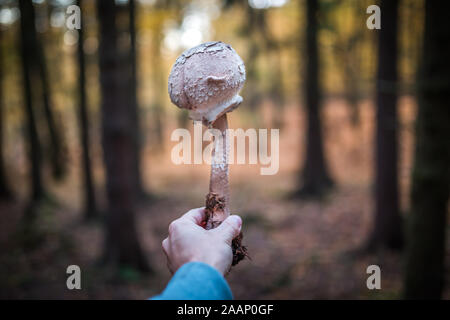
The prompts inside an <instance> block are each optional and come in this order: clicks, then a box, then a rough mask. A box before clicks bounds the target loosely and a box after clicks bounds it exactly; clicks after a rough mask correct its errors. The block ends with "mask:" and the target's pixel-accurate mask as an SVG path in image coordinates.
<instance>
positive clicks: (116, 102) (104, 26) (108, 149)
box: [97, 0, 148, 271]
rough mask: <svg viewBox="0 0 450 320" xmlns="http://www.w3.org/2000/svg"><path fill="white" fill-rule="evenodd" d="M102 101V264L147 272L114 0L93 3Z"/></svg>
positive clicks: (125, 61)
mask: <svg viewBox="0 0 450 320" xmlns="http://www.w3.org/2000/svg"><path fill="white" fill-rule="evenodd" d="M97 14H98V18H99V38H100V41H99V64H100V87H101V97H102V106H101V110H102V133H103V134H102V140H103V141H102V144H103V157H104V163H105V169H106V170H105V171H106V191H107V200H108V215H107V225H106V240H105V253H104V259H105V262H109V263H113V264H119V265H128V266H131V267H134V268H137V269H140V270H144V271H145V270H148V264H147V261H146V259H145V257H144V255H143V252H142V249H141V246H140V243H139V239H138V233H137V230H136V225H135V203H136V197H135V189H134V188H135V185H134V177H133V172H134V171H133V170H134V169H133V166H134V165H135V163H134V160H133V154H134V153H133V152H134V151H133V148H134V133H133V130H134V128H133V127H132V126H133V125H134V124H133V121H132V119H131V118H132V116H131V115H130V105H129V104H130V101H129V100H128V98H129V92H128V89H127V87H128V86H127V81H129V78H130V76H129V74H128V73H129V68H128V61H129V59H128V53H127V54H124V53H123V52H121V51H120V50H119V48H118V44H117V28H116V24H115V23H116V14H117V8H116V4H115V0H102V1H97Z"/></svg>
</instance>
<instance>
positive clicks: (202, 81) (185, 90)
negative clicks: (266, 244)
mask: <svg viewBox="0 0 450 320" xmlns="http://www.w3.org/2000/svg"><path fill="white" fill-rule="evenodd" d="M244 82H245V66H244V63H243V61H242V59H241V58H240V57H239V55H238V54H237V53H236V51H234V49H233V48H232V47H231V46H230V45H228V44H225V43H223V42H220V41H214V42H207V43H203V44H201V45H199V46H197V47H194V48H191V49H189V50H186V51H185V52H183V53H182V54H181V55H180V56H179V57H178V58H177V60H176V62H175V64H174V66H173V68H172V71H171V73H170V76H169V95H170V99H171V101H172V103H173V104H175V105H176V106H177V107H179V108H182V109H187V110H189V116H190V118H191V119H193V120H197V121H202V123H203V124H204V125H205V126H207V127H208V128H214V129H218V130H219V131H220V133H221V139H218V138H217V137H216V139H215V140H214V149H213V152H212V162H211V177H210V183H209V193H208V195H207V196H206V208H205V211H206V224H205V228H206V229H213V228H216V227H217V226H219V225H220V224H221V223H222V221H224V220H225V219H226V218H227V217H228V216H229V215H230V209H229V201H230V194H229V185H228V155H229V150H228V149H229V142H228V134H227V129H228V122H227V113H228V112H231V111H233V110H234V109H236V108H237V107H238V106H239V105H240V104H241V102H242V97H241V96H239V94H238V93H239V91H240V90H241V89H242V86H243V85H244ZM241 240H242V233H241V234H240V235H239V236H238V237H237V238H235V239H234V240H233V242H232V248H233V265H236V264H237V263H238V262H239V261H240V260H242V259H243V258H244V257H246V256H247V250H246V248H245V247H244V246H242V245H241Z"/></svg>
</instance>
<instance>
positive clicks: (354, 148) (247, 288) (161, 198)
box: [0, 98, 450, 299]
mask: <svg viewBox="0 0 450 320" xmlns="http://www.w3.org/2000/svg"><path fill="white" fill-rule="evenodd" d="M401 105H402V107H401V108H400V114H401V119H402V121H401V135H400V141H401V142H400V147H401V148H400V149H401V150H400V153H401V159H402V161H401V166H400V179H401V181H400V182H401V183H400V184H401V199H402V210H403V212H407V208H408V201H407V199H408V184H409V171H410V169H411V158H410V157H411V150H412V135H411V133H412V130H411V128H412V120H413V118H414V105H413V103H412V101H411V100H410V99H408V98H404V99H402V104H401ZM266 109H267V110H269V111H267V112H268V113H270V108H265V109H264V110H266ZM360 116H361V122H360V124H359V126H358V127H353V126H352V125H351V124H350V121H349V119H350V117H349V108H348V107H346V105H345V104H344V103H342V102H340V101H332V102H329V103H328V104H327V106H326V108H325V110H324V120H325V121H324V127H325V128H324V132H326V135H325V140H326V143H325V146H326V153H327V158H328V162H329V167H330V171H331V173H332V175H333V177H334V179H335V181H336V187H335V189H334V190H333V191H332V192H330V193H329V194H328V195H327V196H326V197H324V198H323V199H321V200H320V201H319V200H313V199H303V200H292V199H290V197H289V195H290V193H291V192H292V190H294V189H295V187H296V181H297V180H298V179H297V176H298V169H299V167H300V165H299V164H300V163H301V162H302V157H303V154H302V150H301V148H300V146H301V143H300V142H301V141H303V140H302V139H303V130H301V126H299V125H298V124H299V123H300V124H301V123H303V118H302V115H301V113H300V112H298V108H296V107H290V108H287V109H286V111H285V125H284V127H283V129H282V130H281V134H280V137H281V140H280V171H279V173H278V174H277V175H274V176H261V175H260V174H259V166H238V165H233V166H231V176H230V180H231V190H232V195H231V199H232V204H231V207H232V211H233V213H236V214H239V215H241V216H242V218H243V221H244V224H243V232H244V244H245V245H247V247H248V249H249V253H250V256H251V260H244V261H242V262H241V263H240V264H239V265H238V266H236V267H235V268H234V269H233V270H232V272H231V273H230V275H229V276H228V281H229V283H230V286H231V289H232V291H233V294H234V296H235V298H236V299H365V298H368V299H396V298H400V297H401V285H402V276H403V272H402V271H403V259H402V254H401V253H399V252H389V251H380V252H377V253H374V254H366V253H364V254H356V251H357V249H360V248H361V247H362V246H363V245H364V242H365V240H366V239H367V237H368V235H369V233H370V230H371V225H372V213H373V212H372V210H373V206H372V185H371V177H372V174H371V170H372V167H371V166H372V161H371V159H372V150H371V148H372V145H373V142H372V141H373V138H372V132H373V124H374V121H373V110H372V107H371V104H370V103H368V102H367V103H364V104H362V105H361V106H360ZM230 118H231V124H230V127H235V128H236V127H238V126H239V125H240V124H239V122H238V121H233V115H232V116H230ZM268 118H270V115H269V116H268ZM268 126H269V125H267V124H266V123H265V122H264V123H263V127H268ZM168 130H169V129H168ZM169 137H170V135H169ZM173 145H175V143H174V142H171V143H169V144H168V146H170V147H169V148H165V150H164V151H161V152H158V153H156V152H155V151H154V150H146V152H145V161H146V163H149V165H148V166H146V170H145V171H144V177H145V179H144V181H145V183H146V184H147V186H148V187H149V188H148V189H149V190H151V191H152V198H151V200H149V201H148V202H146V203H144V204H141V205H140V206H139V208H138V210H137V221H138V223H137V226H138V232H139V236H140V239H141V241H142V245H143V248H144V250H145V252H146V254H147V256H148V258H149V262H150V264H151V266H152V268H153V272H152V273H150V274H142V273H139V272H136V271H135V270H133V269H127V268H121V269H120V270H116V269H111V268H108V267H105V266H102V265H101V264H99V259H100V257H101V252H102V248H103V245H104V243H103V228H102V223H101V221H100V220H98V221H95V222H90V223H85V222H83V220H82V217H81V215H80V208H79V199H80V195H79V189H80V188H79V183H80V182H79V181H78V180H79V179H78V176H79V174H78V173H77V172H76V170H72V171H73V172H71V176H70V178H69V179H66V181H67V182H65V183H63V184H62V185H55V186H52V187H51V189H50V194H51V195H52V196H51V198H50V199H48V200H46V201H45V202H44V204H43V205H41V206H40V209H39V210H38V218H37V223H36V224H35V226H34V228H32V230H24V229H23V228H24V227H23V224H22V221H23V219H22V216H23V212H24V205H23V204H22V203H20V201H18V202H17V203H13V204H0V212H1V215H0V298H30V299H37V298H39V299H44V298H49V299H60V298H61V299H145V298H148V297H150V296H152V295H154V294H157V293H159V292H160V291H161V290H162V289H163V288H164V286H165V285H166V284H167V282H168V280H169V279H170V276H171V275H170V273H169V272H168V270H167V268H166V260H165V256H164V254H163V252H162V250H161V241H162V240H163V239H164V238H165V237H166V236H167V227H168V225H169V223H170V222H171V221H172V220H173V219H176V218H178V217H179V216H180V215H181V214H183V213H184V212H186V211H187V210H189V209H191V208H194V207H201V206H203V203H204V197H205V195H206V193H207V189H208V175H209V169H208V167H207V166H206V165H199V166H193V165H192V166H176V165H174V164H172V162H171V161H170V151H171V150H170V149H171V147H172V146H173ZM187 167H188V168H187ZM99 194H101V192H99ZM100 198H101V197H100ZM447 238H448V241H447V254H446V260H447V269H446V270H447V272H446V274H447V284H446V288H447V289H446V292H445V294H444V297H445V298H447V299H450V283H449V280H450V279H449V277H448V275H449V274H450V272H448V271H449V268H450V263H449V262H450V232H448V237H447ZM72 264H75V265H79V266H80V267H81V271H82V290H72V291H70V290H68V289H67V288H66V277H67V274H66V268H67V266H68V265H72ZM372 264H375V265H378V266H380V268H381V287H382V289H381V290H368V289H367V287H366V279H367V277H368V274H367V273H366V268H367V267H368V266H369V265H372ZM423 276H425V277H426V275H423Z"/></svg>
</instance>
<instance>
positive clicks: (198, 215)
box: [180, 207, 205, 225]
mask: <svg viewBox="0 0 450 320" xmlns="http://www.w3.org/2000/svg"><path fill="white" fill-rule="evenodd" d="M180 220H187V221H192V222H194V223H195V224H197V225H200V224H201V223H202V221H203V220H205V207H202V208H196V209H192V210H189V211H188V212H186V213H185V214H184V215H182V216H181V218H180Z"/></svg>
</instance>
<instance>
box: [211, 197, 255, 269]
mask: <svg viewBox="0 0 450 320" xmlns="http://www.w3.org/2000/svg"><path fill="white" fill-rule="evenodd" d="M224 206H225V198H224V197H219V196H218V195H217V194H216V193H214V192H210V193H208V194H207V195H206V206H205V215H206V221H205V229H207V230H209V229H214V228H217V227H218V226H219V225H220V224H221V223H222V221H220V220H214V219H213V218H214V215H215V213H217V212H223V209H224ZM243 237H244V236H243V234H242V231H241V232H240V233H239V235H238V236H237V237H236V238H234V239H233V241H232V242H231V248H232V250H233V262H232V264H231V265H232V266H235V265H237V264H238V263H239V261H241V260H243V259H245V258H246V257H247V258H250V256H249V255H248V253H247V247H245V246H243V245H242V239H243Z"/></svg>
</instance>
